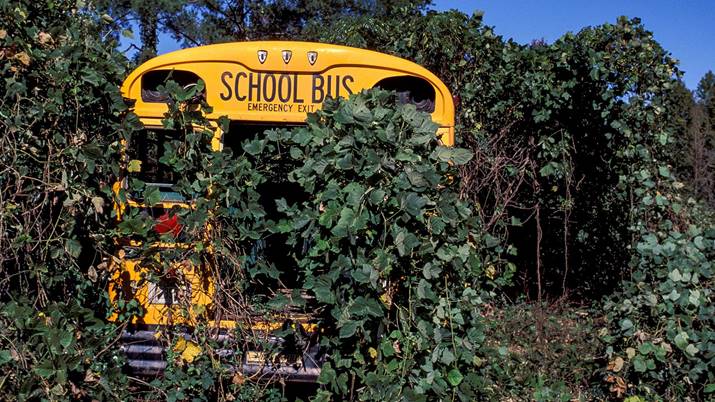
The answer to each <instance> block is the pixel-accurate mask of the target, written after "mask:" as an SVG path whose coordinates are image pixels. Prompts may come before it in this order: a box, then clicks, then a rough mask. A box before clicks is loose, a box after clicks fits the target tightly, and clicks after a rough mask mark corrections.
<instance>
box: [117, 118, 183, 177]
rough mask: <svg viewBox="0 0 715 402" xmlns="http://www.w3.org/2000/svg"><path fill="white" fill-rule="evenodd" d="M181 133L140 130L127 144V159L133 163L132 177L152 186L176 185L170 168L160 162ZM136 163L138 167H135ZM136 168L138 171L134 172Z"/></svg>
mask: <svg viewBox="0 0 715 402" xmlns="http://www.w3.org/2000/svg"><path fill="white" fill-rule="evenodd" d="M180 138H181V133H179V132H178V131H176V130H150V129H147V130H142V131H140V132H138V133H136V134H135V135H134V136H133V138H132V141H131V144H129V147H128V150H129V151H128V154H129V158H130V160H131V161H132V162H130V163H134V164H135V166H134V168H133V169H131V170H134V172H133V173H132V175H133V176H134V177H136V178H137V179H139V180H141V181H143V182H146V183H152V184H166V185H172V184H176V180H177V177H176V176H177V175H176V172H174V171H173V170H172V169H171V167H170V166H168V165H166V164H164V163H162V162H161V161H160V160H161V158H162V157H163V156H164V154H165V152H166V151H167V149H170V148H169V147H170V144H171V142H172V141H179V140H180ZM134 161H138V163H139V166H136V163H137V162H134ZM137 167H138V169H139V170H138V171H136V169H137Z"/></svg>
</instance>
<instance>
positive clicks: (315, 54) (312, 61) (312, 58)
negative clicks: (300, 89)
mask: <svg viewBox="0 0 715 402" xmlns="http://www.w3.org/2000/svg"><path fill="white" fill-rule="evenodd" d="M317 60H318V52H314V51H312V50H311V51H310V52H308V63H310V65H311V66H312V65H313V64H315V62H316V61H317Z"/></svg>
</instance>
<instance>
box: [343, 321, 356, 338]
mask: <svg viewBox="0 0 715 402" xmlns="http://www.w3.org/2000/svg"><path fill="white" fill-rule="evenodd" d="M358 325H360V322H359V321H347V322H345V323H344V324H343V325H342V326H341V327H340V334H339V336H340V337H341V338H350V337H351V336H353V335H355V331H356V330H357V328H358Z"/></svg>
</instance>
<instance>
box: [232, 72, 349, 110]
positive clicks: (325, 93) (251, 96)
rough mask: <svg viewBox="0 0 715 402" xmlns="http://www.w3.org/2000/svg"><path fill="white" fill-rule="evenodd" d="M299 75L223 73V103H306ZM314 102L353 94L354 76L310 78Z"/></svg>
mask: <svg viewBox="0 0 715 402" xmlns="http://www.w3.org/2000/svg"><path fill="white" fill-rule="evenodd" d="M298 78H299V77H298V74H275V73H252V72H250V73H245V72H243V71H240V72H238V73H236V74H234V73H232V72H230V71H224V72H223V73H221V83H222V84H223V86H224V88H223V91H222V92H221V93H220V94H219V96H220V97H221V100H224V101H228V100H231V99H235V100H237V101H239V102H245V101H248V102H281V103H297V104H301V103H305V99H303V98H301V93H302V92H301V90H300V89H301V88H299V82H300V80H299V79H298ZM310 82H311V85H310V95H311V96H310V99H309V102H310V103H322V102H323V101H324V100H325V98H326V97H332V98H337V97H339V96H348V95H351V94H352V93H353V91H352V89H350V84H352V83H353V82H355V79H354V78H353V76H352V75H344V76H340V75H337V74H335V75H331V74H328V75H321V74H313V75H312V76H311V79H310Z"/></svg>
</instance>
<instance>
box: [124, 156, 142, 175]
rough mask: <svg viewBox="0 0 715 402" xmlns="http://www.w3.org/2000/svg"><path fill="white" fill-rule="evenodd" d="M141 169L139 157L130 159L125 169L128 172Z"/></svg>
mask: <svg viewBox="0 0 715 402" xmlns="http://www.w3.org/2000/svg"><path fill="white" fill-rule="evenodd" d="M141 170H142V161H140V160H139V159H132V160H130V161H129V163H128V164H127V171H128V172H129V173H137V172H141Z"/></svg>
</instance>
